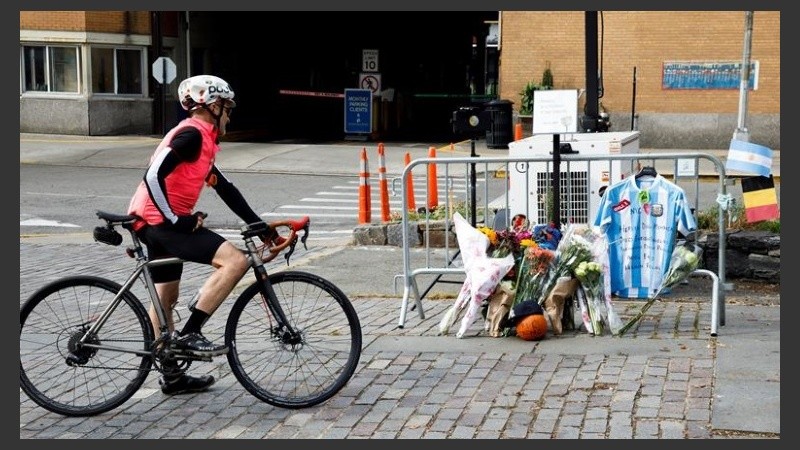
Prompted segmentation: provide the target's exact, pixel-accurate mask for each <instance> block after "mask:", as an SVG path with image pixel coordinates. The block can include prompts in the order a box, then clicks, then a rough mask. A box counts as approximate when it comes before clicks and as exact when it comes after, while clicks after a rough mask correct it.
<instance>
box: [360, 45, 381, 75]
mask: <svg viewBox="0 0 800 450" xmlns="http://www.w3.org/2000/svg"><path fill="white" fill-rule="evenodd" d="M361 55H362V58H361V61H362V62H361V71H362V72H377V71H378V50H369V49H364V50H362V53H361Z"/></svg>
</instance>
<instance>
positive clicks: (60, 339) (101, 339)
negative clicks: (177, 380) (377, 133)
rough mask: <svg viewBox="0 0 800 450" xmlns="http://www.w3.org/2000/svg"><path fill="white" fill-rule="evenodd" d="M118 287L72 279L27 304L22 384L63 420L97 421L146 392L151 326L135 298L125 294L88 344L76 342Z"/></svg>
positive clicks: (106, 282) (22, 319)
mask: <svg viewBox="0 0 800 450" xmlns="http://www.w3.org/2000/svg"><path fill="white" fill-rule="evenodd" d="M121 288H122V287H121V286H120V285H119V284H117V283H114V282H112V281H109V280H106V279H103V278H97V277H84V276H79V277H68V278H64V279H62V280H57V281H54V282H52V283H50V284H48V285H46V286H44V287H42V288H41V289H39V290H38V291H36V292H35V293H34V294H33V295H32V296H31V297H30V298H29V299H28V300H27V301H26V302H25V303H24V304H23V305H22V309H21V311H20V330H19V368H20V371H19V382H20V387H21V388H22V390H23V391H24V392H25V394H27V395H28V397H30V399H31V400H33V401H34V402H36V404H38V405H39V406H41V407H43V408H45V409H46V410H48V411H51V412H54V413H58V414H62V415H65V416H92V415H95V414H100V413H104V412H106V411H110V410H112V409H114V408H116V407H117V406H120V405H121V404H123V403H124V402H125V401H127V400H128V399H129V398H131V396H132V395H133V394H134V393H135V392H136V391H137V390H138V389H139V388H140V387H141V386H142V383H144V381H145V379H146V378H147V375H148V374H149V373H150V367H151V366H152V359H151V358H150V356H149V355H143V354H142V352H143V351H147V350H148V349H150V347H151V345H152V343H153V327H152V325H151V324H150V318H149V317H148V316H147V312H146V311H145V309H144V307H143V306H142V304H141V302H139V300H138V299H137V298H136V296H134V295H133V294H132V293H130V292H127V293H125V294H124V295H123V297H122V300H121V301H120V302H119V304H118V305H117V306H116V308H115V309H114V311H113V312H112V313H111V314H110V315H109V316H108V318H107V321H106V322H105V323H104V324H103V325H102V327H101V328H100V330H99V332H98V334H97V335H96V336H93V337H91V338H90V339H89V340H88V341H87V343H88V344H90V345H89V346H81V345H80V343H79V341H80V339H81V338H82V337H83V336H84V334H85V333H86V331H87V330H88V329H89V328H90V327H91V326H92V325H93V324H94V323H95V322H96V321H97V320H98V319H99V318H100V316H101V314H102V313H103V311H104V310H105V308H106V307H107V306H108V305H109V304H110V303H111V301H112V300H113V299H114V297H115V296H116V295H117V293H118V292H119V291H120V289H121ZM137 352H138V353H137ZM68 357H69V358H70V360H71V364H67V358H68Z"/></svg>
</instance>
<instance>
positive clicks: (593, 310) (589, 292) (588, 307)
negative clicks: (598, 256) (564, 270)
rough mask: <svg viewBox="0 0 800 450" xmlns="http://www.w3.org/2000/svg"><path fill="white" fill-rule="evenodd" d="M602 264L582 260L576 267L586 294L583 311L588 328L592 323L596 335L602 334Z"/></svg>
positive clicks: (576, 275)
mask: <svg viewBox="0 0 800 450" xmlns="http://www.w3.org/2000/svg"><path fill="white" fill-rule="evenodd" d="M601 269H602V266H600V263H598V262H595V261H581V262H580V263H579V264H578V267H577V268H575V278H577V279H578V281H580V282H581V287H583V290H584V292H585V294H586V304H585V305H584V304H581V312H582V314H585V315H586V316H587V317H584V323H587V322H588V323H587V328H589V325H591V329H590V330H589V332H590V333H592V334H594V335H595V336H597V335H599V334H602V330H603V318H602V311H601V308H602V307H601V303H600V299H601V298H603V297H604V295H603V280H602V276H603V274H602V272H601Z"/></svg>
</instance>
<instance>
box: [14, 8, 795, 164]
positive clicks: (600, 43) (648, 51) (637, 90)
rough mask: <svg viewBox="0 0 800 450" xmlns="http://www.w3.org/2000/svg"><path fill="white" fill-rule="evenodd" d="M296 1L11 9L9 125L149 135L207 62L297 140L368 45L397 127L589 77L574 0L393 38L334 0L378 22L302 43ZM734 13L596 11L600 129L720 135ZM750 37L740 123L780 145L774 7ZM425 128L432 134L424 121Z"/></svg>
mask: <svg viewBox="0 0 800 450" xmlns="http://www.w3.org/2000/svg"><path fill="white" fill-rule="evenodd" d="M302 14H313V13H311V12H309V13H302ZM302 14H301V13H293V14H289V13H277V12H230V13H228V12H226V13H222V12H218V13H217V12H180V11H176V12H166V11H161V12H153V11H20V131H21V132H28V133H53V134H75V135H120V134H160V132H162V131H163V129H165V128H168V127H169V126H170V125H171V124H173V123H175V122H177V120H179V119H180V118H181V115H182V111H180V109H179V108H177V102H175V101H174V95H175V90H176V87H177V83H178V82H179V81H180V79H182V78H184V77H186V76H187V75H188V74H197V73H203V72H212V73H216V74H219V75H220V76H223V78H226V79H227V80H228V81H230V82H231V84H232V85H233V86H234V88H235V90H236V91H237V96H238V94H240V93H241V94H243V95H246V96H247V97H243V99H246V100H245V101H243V102H242V104H241V105H240V107H241V109H243V110H247V111H242V112H243V113H245V112H246V114H241V115H239V117H237V126H242V127H246V128H251V129H257V128H261V127H264V128H273V129H279V130H283V131H284V132H285V133H289V134H296V135H298V136H297V137H302V136H300V135H301V134H303V133H304V132H305V131H304V130H307V129H308V128H303V127H301V126H298V127H297V128H292V126H291V125H293V124H295V123H297V122H299V117H300V115H303V118H302V120H308V117H313V120H314V121H316V122H315V123H316V125H315V126H313V127H312V128H313V129H323V130H324V129H327V130H329V131H331V132H332V134H336V133H340V132H341V123H342V116H341V113H340V111H341V110H342V108H341V104H340V103H336V101H339V100H332V98H335V97H336V93H337V92H338V93H341V92H343V91H344V89H346V88H353V87H357V86H356V84H357V82H358V75H359V73H358V72H359V70H360V69H361V62H362V61H361V51H362V50H363V49H375V50H376V52H377V51H380V55H381V56H380V58H381V59H380V64H381V72H382V73H381V74H382V77H383V79H382V80H383V83H384V85H386V86H387V87H397V90H396V94H397V95H395V89H392V94H393V95H392V97H391V99H390V98H389V97H388V96H384V97H383V101H382V102H379V103H378V104H377V106H378V107H379V108H378V109H379V110H381V111H384V112H385V111H390V112H391V114H392V115H391V117H390V118H389V116H388V115H385V116H384V117H382V120H381V122H382V123H383V128H382V129H383V130H389V128H392V126H394V128H397V129H400V130H403V131H404V134H403V135H402V136H403V137H405V138H413V137H414V133H415V132H416V133H419V138H420V139H422V138H428V137H430V136H435V137H436V138H437V139H445V138H447V137H448V136H446V134H447V132H449V131H452V129H451V125H450V123H449V121H450V118H451V117H452V115H451V114H449V112H450V111H452V109H453V108H454V107H456V106H457V105H458V104H459V102H460V103H461V104H463V103H469V102H472V103H474V102H475V101H481V100H485V99H487V98H500V99H507V100H511V101H512V102H514V104H513V105H514V106H513V108H514V109H515V111H518V110H519V106H520V93H521V91H522V90H523V88H524V87H525V85H526V84H527V83H530V82H534V83H538V82H539V81H540V80H541V78H542V74H543V72H544V70H545V69H546V68H549V69H550V70H551V72H552V74H553V87H554V88H555V89H577V90H582V89H585V88H586V80H585V78H586V70H585V68H586V67H587V66H586V48H587V45H586V44H587V33H586V31H585V28H586V27H585V23H584V20H585V13H584V12H583V11H553V12H548V11H500V12H481V13H466V12H464V13H456V12H450V13H446V14H444V13H442V14H437V13H428V12H426V13H424V14H423V15H424V16H426V17H427V19H422V18H420V14H419V13H416V14H415V15H414V14H411V15H409V19H414V20H417V21H418V25H419V28H420V29H419V30H417V31H416V32H415V33H414V35H413V36H409V37H408V38H405V39H400V40H401V41H402V45H401V46H398V45H397V44H395V42H398V37H397V35H398V34H401V35H402V34H403V33H408V30H407V29H406V28H403V29H400V28H389V29H387V28H386V27H387V25H386V24H387V23H394V22H392V21H385V20H383V19H384V16H386V15H388V14H394V13H381V12H373V13H360V14H359V15H357V16H353V15H347V17H345V14H346V13H341V14H340V16H341V17H342V18H343V19H346V18H349V19H351V20H353V21H361V22H364V23H367V22H374V23H380V24H383V25H382V27H383V28H380V32H379V33H364V32H363V31H362V29H361V28H359V29H358V30H357V31H355V32H350V34H348V32H346V31H343V28H342V26H341V22H340V21H336V20H329V21H328V22H331V23H330V25H328V26H327V28H325V29H323V30H321V33H322V34H325V35H327V36H330V37H331V38H330V39H326V40H325V41H324V42H322V41H318V42H316V43H314V45H313V46H310V47H309V46H308V45H307V44H304V42H308V39H307V38H306V39H301V37H302V34H303V33H304V31H303V30H304V27H305V24H304V21H303V20H302V18H303V16H302ZM325 14H327V15H328V16H330V15H331V13H325ZM337 14H338V13H337ZM334 16H335V15H334ZM335 17H339V16H335ZM354 17H355V18H357V19H358V20H355V19H354ZM219 20H226V21H234V22H235V23H237V24H240V25H241V26H237V27H231V26H227V27H220V26H216V24H215V22H217V21H219ZM264 23H269V24H271V25H270V26H269V27H266V28H265V27H264V25H263V24H264ZM314 23H319V22H314ZM745 23H746V22H745V12H744V11H600V12H598V24H597V36H596V39H597V49H598V54H597V62H598V75H599V78H598V85H599V86H598V87H599V92H600V93H601V94H602V95H600V98H599V108H600V111H603V112H606V113H608V114H609V116H610V118H611V126H612V127H611V130H612V131H625V130H628V129H632V128H635V129H638V130H639V131H640V132H641V146H642V147H649V148H691V149H703V148H727V146H728V143H729V141H730V139H731V137H732V135H733V132H734V130H735V129H736V128H737V122H738V120H739V119H740V102H741V95H740V89H739V80H738V78H737V76H738V75H737V74H738V73H739V72H738V68H739V66H740V65H741V62H742V60H743V49H744V48H745V46H744V44H745V39H746V34H747V30H746V26H745ZM267 29H269V31H266V30H267ZM270 33H271V34H270ZM749 42H750V46H749V47H750V52H749V57H750V61H751V67H752V68H753V70H752V73H751V85H750V89H749V90H748V91H747V96H746V105H745V107H746V108H745V110H744V111H745V112H746V123H745V124H746V127H747V129H748V131H749V133H750V136H751V138H750V139H751V141H753V142H757V143H759V144H762V145H766V146H768V147H771V148H775V149H778V148H780V12H779V11H755V13H754V14H753V22H752V32H751V38H750V40H749ZM476 49H477V53H476ZM470 52H471V53H470ZM158 56H166V57H167V58H169V60H170V62H172V63H174V64H175V76H176V78H177V80H174V81H172V82H170V83H159V82H158V81H155V80H154V77H153V68H152V65H153V62H154V61H155V60H156V58H157V57H158ZM259 67H266V70H262V69H259ZM298 91H302V92H309V93H310V94H313V95H314V98H306V99H302V101H304V102H306V103H302V104H301V103H300V101H301V99H299V98H297V97H289V96H287V95H279V94H278V92H282V93H283V92H298ZM321 94H326V95H327V97H326V95H321ZM259 96H260V97H259ZM585 98H586V96H585V95H583V96H582V97H581V101H585ZM404 99H405V101H404ZM442 99H445V100H442ZM248 101H249V102H248ZM434 101H436V102H438V103H434ZM337 105H338V106H337ZM581 106H582V104H581V105H579V107H581ZM248 108H249V109H248ZM309 111H310V112H311V114H309ZM287 117H290V118H292V119H291V120H289V119H287ZM415 117H416V118H417V120H416V121H415V120H414V118H415ZM387 118H389V120H387ZM523 119H524V118H523ZM282 120H284V121H285V122H281V121H282ZM433 123H435V125H436V126H435V127H433V126H431V124H433ZM265 124H266V125H265ZM301 125H302V124H301ZM303 126H306V125H303ZM429 127H430V128H431V129H434V130H435V131H436V132H437V133H438V134H424V133H423V132H424V131H426V130H428V128H429ZM282 137H287V136H282ZM289 137H290V136H289ZM389 137H391V136H390V135H389ZM450 137H451V138H452V136H450Z"/></svg>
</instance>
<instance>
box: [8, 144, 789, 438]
mask: <svg viewBox="0 0 800 450" xmlns="http://www.w3.org/2000/svg"><path fill="white" fill-rule="evenodd" d="M157 142H158V139H156V138H152V137H116V138H97V139H87V138H81V137H64V136H38V135H20V164H23V163H25V164H36V163H47V164H70V165H72V164H81V165H84V166H94V167H144V166H145V165H146V163H147V160H148V159H149V157H150V155H151V153H152V151H153V149H154V148H155V145H156V144H157ZM478 144H480V142H479V143H478ZM370 145H372V147H369V146H370ZM483 145H484V147H482V148H479V149H477V148H476V150H477V153H478V154H480V155H482V156H483V155H485V156H504V155H505V154H507V151H506V150H493V149H487V148H485V144H483ZM364 146H367V147H368V149H370V148H371V150H369V151H371V152H374V151H375V150H374V148H375V146H376V144H374V143H372V144H369V143H365V144H355V143H352V142H349V143H336V144H329V145H310V144H293V143H278V144H274V143H273V144H264V143H243V142H231V143H224V144H223V151H222V152H220V154H219V160H220V164H221V165H222V166H223V167H225V168H226V169H227V170H243V171H292V172H305V171H307V173H344V174H353V175H354V176H355V174H354V172H353V167H354V166H353V161H356V162H357V161H358V159H357V158H358V151H359V150H360V148H362V147H364ZM428 147H429V146H428V145H425V144H422V143H417V144H414V143H402V144H393V143H387V144H386V150H387V152H386V160H387V168H392V167H403V163H402V161H403V158H404V156H405V153H406V152H409V153H411V155H412V159H416V158H424V157H427V156H428ZM446 147H448V146H447V145H442V146H441V148H437V152H438V155H437V156H440V157H441V156H443V155H444V154H445V153H446V152H447V151H449V149H447V148H446ZM454 147H456V148H454V151H456V152H463V151H464V148H466V152H467V153H466V154H469V142H467V143H465V146H464V145H462V144H460V145H457V146H454ZM720 152H722V151H720ZM776 153H779V152H776ZM372 154H374V153H370V155H372ZM458 156H459V157H461V156H464V154H458ZM353 157H354V158H356V159H353ZM779 160H780V159H779V155H778V156H777V157H776V158H775V159H774V161H777V164H778V168H779ZM355 167H357V166H355ZM309 246H310V249H309V251H307V252H306V251H305V250H303V249H302V247H298V249H297V252H296V253H295V255H294V256H293V259H292V266H291V268H293V269H300V270H306V271H309V272H312V273H316V274H318V275H320V276H322V277H325V278H327V279H329V280H330V281H332V282H334V283H335V284H336V285H337V286H339V287H340V288H341V289H342V290H343V291H344V292H345V293H346V294H347V295H348V296H349V297H350V299H351V301H352V302H353V304H354V306H355V307H356V309H357V311H358V313H359V317H360V319H361V322H362V328H363V334H364V345H363V348H364V351H363V354H362V358H361V362H360V364H359V368H358V369H357V371H356V373H355V375H354V377H353V379H352V380H351V381H350V382H349V384H348V385H347V386H346V387H345V388H344V389H343V390H342V391H341V392H340V393H339V394H338V395H337V396H335V397H334V398H333V399H331V400H330V401H328V402H327V403H325V404H323V405H320V406H317V407H314V408H310V409H303V410H285V409H280V408H275V407H272V406H269V405H267V404H266V403H262V402H260V401H259V400H257V399H255V397H253V396H252V395H250V394H249V393H248V392H246V391H245V390H244V388H242V387H241V385H239V384H238V382H237V381H236V379H235V378H234V377H233V375H232V374H231V372H230V368H229V367H228V365H227V360H226V359H224V358H221V359H220V358H218V359H216V360H215V361H213V362H211V363H195V365H194V366H193V368H192V373H194V374H202V373H210V374H213V375H214V376H215V377H216V378H217V379H218V381H217V383H216V385H215V386H214V387H213V388H212V389H211V390H210V391H208V392H205V393H200V394H193V395H187V396H177V397H166V396H163V395H162V394H161V392H160V390H159V389H158V384H157V376H155V374H153V375H151V376H150V377H148V380H147V382H146V383H145V385H144V387H143V388H142V389H141V390H140V391H139V392H138V393H137V394H136V395H135V396H134V398H132V399H130V400H129V401H128V402H126V403H125V404H123V405H122V406H121V407H120V408H118V409H116V410H114V411H111V412H108V413H106V414H102V415H100V416H97V417H89V418H81V419H75V418H66V417H61V416H59V415H56V414H51V413H48V412H46V411H45V410H44V409H42V408H40V407H38V406H37V405H35V404H34V403H33V402H32V401H31V400H29V399H28V398H27V396H25V394H24V393H22V391H20V438H21V439H50V438H71V439H101V438H103V439H104V438H123V439H150V438H153V439H158V438H162V437H163V438H177V439H180V438H189V439H194V438H211V439H271V438H298V439H310V438H333V439H339V438H372V439H378V438H387V439H391V438H397V439H416V438H427V439H471V438H483V439H507V438H544V439H551V438H555V439H573V438H611V439H656V438H661V439H667V438H678V439H683V438H689V439H694V438H780V293H779V292H774V291H769V292H765V291H762V290H759V289H758V287H757V286H747V285H741V286H740V287H738V288H737V289H736V291H733V292H729V293H726V296H725V297H726V301H727V305H726V308H725V317H726V321H725V325H724V326H722V327H720V329H719V335H718V336H717V337H715V338H712V337H710V336H709V329H710V317H711V305H710V299H711V295H710V287H709V286H708V285H703V284H702V283H703V280H702V279H692V281H691V283H690V285H688V286H679V287H678V288H676V289H675V291H674V292H673V294H672V295H670V296H669V297H665V298H664V300H663V301H659V302H657V303H656V304H655V305H654V306H653V307H652V308H651V309H650V310H649V311H648V316H647V319H646V320H645V321H644V322H642V324H641V326H640V327H639V329H638V330H637V331H636V332H635V333H632V334H630V335H626V336H624V337H622V338H618V337H612V336H608V335H607V336H598V337H592V336H588V335H587V334H585V333H580V332H572V331H568V332H565V333H564V334H562V335H561V336H554V335H552V334H548V337H547V338H546V339H545V340H542V341H539V342H528V341H523V340H520V339H518V338H516V337H507V338H491V337H487V336H485V335H483V334H482V331H481V327H480V321H478V322H476V324H475V325H474V326H473V327H472V328H471V329H470V330H471V331H472V334H471V335H470V336H469V337H466V338H464V339H456V338H455V337H454V336H438V335H437V330H438V324H439V320H440V319H441V316H442V314H443V313H444V311H445V310H446V309H447V308H448V307H449V306H451V305H452V302H453V301H454V294H455V292H457V290H458V289H459V288H460V284H459V283H458V282H456V283H444V282H439V283H436V284H435V286H434V288H433V289H432V290H431V291H430V293H429V294H428V295H427V296H426V298H425V299H423V305H424V308H425V309H424V312H425V317H426V318H425V319H421V318H420V316H419V314H418V311H409V312H408V316H407V321H406V324H405V327H404V328H402V329H399V328H398V327H397V318H398V314H399V307H400V304H401V297H402V283H401V282H400V283H398V284H397V288H398V289H399V290H400V292H397V291H395V281H396V280H395V276H396V275H398V274H400V273H402V251H401V249H399V248H396V247H390V246H376V247H373V246H338V247H327V248H319V247H314V243H313V240H310V242H309ZM76 255H77V260H75V259H74V258H76ZM68 257H69V258H71V259H69V258H68ZM413 257H422V254H421V253H419V254H418V253H416V252H413ZM130 264H131V262H130V260H129V259H128V258H125V257H122V256H121V253H120V251H119V248H116V247H109V246H104V245H100V244H96V243H87V242H73V243H68V242H57V241H54V240H49V241H40V240H27V239H21V240H20V303H22V302H23V301H25V299H27V297H28V296H29V295H30V294H31V293H32V292H33V291H34V290H35V289H36V288H38V287H40V286H41V285H42V284H43V283H45V282H47V281H51V280H53V279H55V278H57V277H61V276H65V275H67V274H71V273H72V272H73V270H77V269H73V267H84V268H85V270H86V271H89V272H91V273H93V274H95V275H103V274H108V276H109V277H110V278H111V279H113V280H115V281H117V282H121V281H122V280H121V279H119V278H120V277H122V274H124V273H126V271H127V270H129V269H130V268H131V266H130ZM270 264H271V265H270V266H268V270H270V271H277V270H284V269H286V265H285V263H283V262H282V261H281V262H273V263H270ZM42 267H54V268H58V269H57V270H43V269H42ZM185 275H186V277H185V279H184V283H183V285H182V292H184V293H189V292H194V291H196V289H197V288H199V286H200V285H201V283H202V282H203V280H204V279H205V277H206V276H207V275H208V272H207V271H206V270H205V268H202V267H201V268H193V269H191V270H187V271H186V272H185ZM431 281H432V280H431ZM456 281H458V280H456ZM462 281H463V280H462ZM422 287H424V286H422ZM238 289H240V288H237V292H238ZM235 294H236V292H235V293H234V295H235ZM187 295H188V294H187ZM185 300H186V299H184V298H183V297H182V299H181V304H183V303H185ZM231 304H232V301H231V300H230V299H229V301H228V302H226V303H225V304H223V306H222V307H221V309H220V310H219V311H218V312H217V313H216V314H215V315H214V316H212V318H211V320H210V321H209V323H208V324H207V325H206V327H205V328H204V331H205V332H206V334H207V335H208V336H209V338H211V339H213V340H219V339H222V335H223V332H224V326H225V317H226V314H227V311H228V309H227V308H229V307H230V305H231ZM412 304H413V302H412ZM639 306H640V303H639V302H634V301H617V302H615V309H617V308H618V311H617V312H618V314H620V315H621V316H623V317H630V316H632V315H633V314H634V313H635V311H637V310H638V308H639ZM184 312H185V311H181V313H184ZM183 317H184V318H185V317H186V315H185V314H183Z"/></svg>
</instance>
